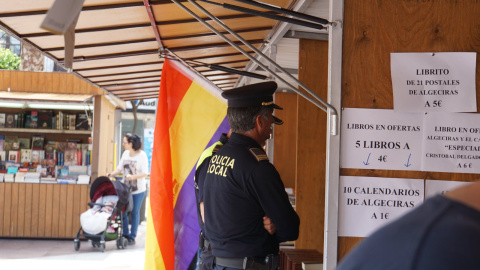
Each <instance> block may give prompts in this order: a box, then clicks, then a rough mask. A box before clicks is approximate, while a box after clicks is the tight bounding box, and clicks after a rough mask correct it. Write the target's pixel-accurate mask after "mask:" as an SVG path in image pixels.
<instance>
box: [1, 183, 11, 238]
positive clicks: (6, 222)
mask: <svg viewBox="0 0 480 270" xmlns="http://www.w3.org/2000/svg"><path fill="white" fill-rule="evenodd" d="M4 185H5V207H4V208H3V235H5V236H10V235H11V234H10V220H11V215H12V185H13V184H12V183H4Z"/></svg>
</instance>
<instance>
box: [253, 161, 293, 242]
mask: <svg viewBox="0 0 480 270" xmlns="http://www.w3.org/2000/svg"><path fill="white" fill-rule="evenodd" d="M250 188H251V189H252V190H251V192H252V193H253V194H254V196H256V197H257V199H258V201H259V203H260V205H261V206H262V209H263V210H264V212H265V216H267V217H269V218H270V219H271V220H272V222H273V223H274V224H275V229H276V233H275V236H276V237H277V239H278V241H280V242H284V241H293V240H296V239H297V238H298V231H299V227H300V219H299V217H298V215H297V213H296V212H295V210H294V209H293V207H292V205H291V203H290V201H289V199H288V195H287V193H286V192H285V186H284V185H283V182H282V179H281V178H280V175H279V174H278V172H277V170H276V169H275V167H274V166H273V165H272V164H271V163H270V162H269V161H268V160H265V161H260V162H259V166H257V167H256V168H255V169H254V170H253V172H252V175H251V178H250Z"/></svg>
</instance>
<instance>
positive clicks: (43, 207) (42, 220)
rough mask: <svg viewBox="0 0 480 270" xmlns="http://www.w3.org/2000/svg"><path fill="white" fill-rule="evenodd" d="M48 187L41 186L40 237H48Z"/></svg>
mask: <svg viewBox="0 0 480 270" xmlns="http://www.w3.org/2000/svg"><path fill="white" fill-rule="evenodd" d="M47 186H48V185H42V184H40V187H39V192H38V230H37V236H38V237H46V234H45V228H46V226H47Z"/></svg>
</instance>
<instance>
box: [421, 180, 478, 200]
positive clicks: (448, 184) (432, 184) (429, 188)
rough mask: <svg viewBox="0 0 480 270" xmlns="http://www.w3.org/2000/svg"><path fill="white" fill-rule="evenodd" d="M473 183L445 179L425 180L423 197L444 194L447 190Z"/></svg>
mask: <svg viewBox="0 0 480 270" xmlns="http://www.w3.org/2000/svg"><path fill="white" fill-rule="evenodd" d="M470 184H473V182H463V181H445V180H426V182H425V199H428V198H429V197H433V196H435V195H437V194H445V193H446V192H447V191H450V190H454V189H456V188H459V187H462V186H465V185H470Z"/></svg>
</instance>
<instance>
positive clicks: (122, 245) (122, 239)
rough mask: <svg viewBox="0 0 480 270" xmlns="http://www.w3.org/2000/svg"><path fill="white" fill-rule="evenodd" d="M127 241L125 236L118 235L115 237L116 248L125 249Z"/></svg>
mask: <svg viewBox="0 0 480 270" xmlns="http://www.w3.org/2000/svg"><path fill="white" fill-rule="evenodd" d="M127 244H128V241H127V238H125V237H123V236H122V237H120V238H118V239H117V248H118V249H125V248H126V247H127Z"/></svg>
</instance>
